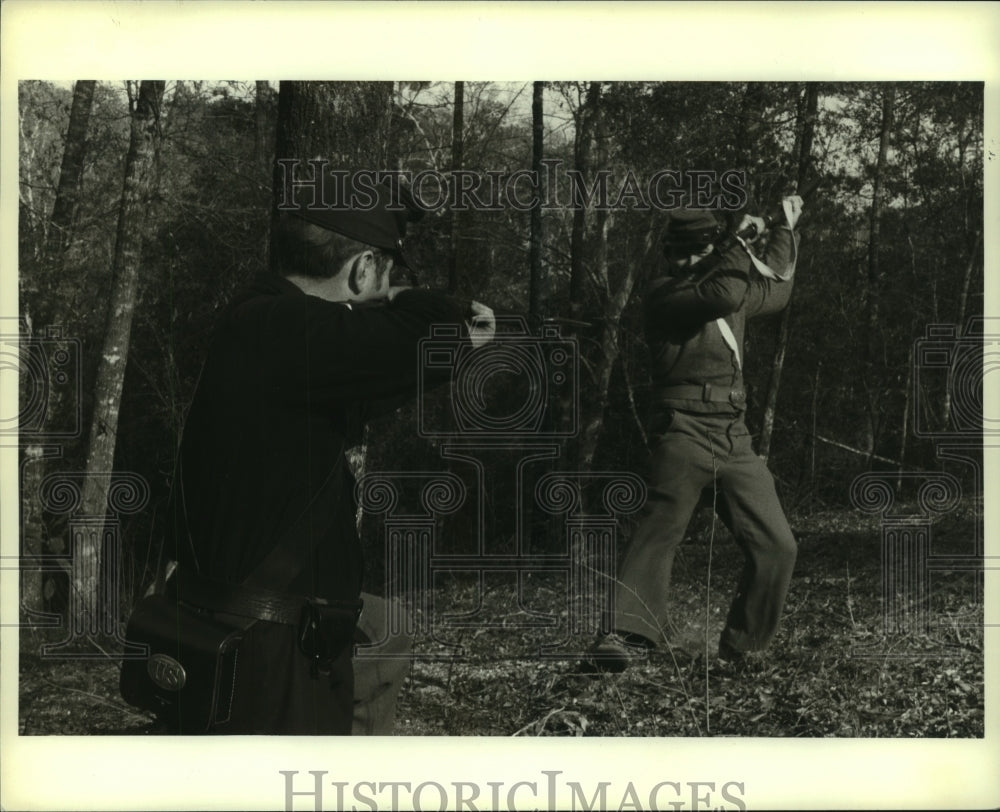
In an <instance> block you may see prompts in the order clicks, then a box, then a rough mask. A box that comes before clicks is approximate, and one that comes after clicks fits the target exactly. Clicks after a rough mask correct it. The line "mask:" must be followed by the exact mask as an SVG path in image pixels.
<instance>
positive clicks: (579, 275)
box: [569, 82, 601, 319]
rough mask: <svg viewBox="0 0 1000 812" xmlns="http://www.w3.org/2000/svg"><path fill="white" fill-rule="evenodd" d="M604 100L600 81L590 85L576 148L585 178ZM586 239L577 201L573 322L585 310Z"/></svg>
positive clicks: (579, 116) (572, 268)
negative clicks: (598, 116)
mask: <svg viewBox="0 0 1000 812" xmlns="http://www.w3.org/2000/svg"><path fill="white" fill-rule="evenodd" d="M600 98H601V84H600V82H591V83H590V86H589V87H588V88H587V98H586V101H585V102H584V103H583V105H582V106H581V107H580V110H579V112H578V114H577V121H576V140H575V143H574V146H573V168H574V169H575V170H576V171H577V172H579V173H580V177H581V178H582V179H587V180H589V178H590V151H591V144H592V141H593V137H594V135H593V132H594V118H595V116H596V115H597V111H598V106H599V103H600ZM586 239H587V209H586V207H585V206H584V205H583V202H582V201H577V202H576V205H575V206H574V208H573V226H572V231H571V232H570V260H569V261H570V274H569V307H570V315H571V316H572V317H573V318H574V319H578V318H579V317H580V313H581V312H582V310H583V291H584V288H585V283H586V277H587V271H586V267H585V265H584V253H585V252H586Z"/></svg>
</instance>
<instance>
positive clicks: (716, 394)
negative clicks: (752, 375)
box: [656, 383, 747, 408]
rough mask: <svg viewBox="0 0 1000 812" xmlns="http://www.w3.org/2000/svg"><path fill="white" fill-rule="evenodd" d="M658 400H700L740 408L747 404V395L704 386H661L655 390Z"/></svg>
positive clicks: (742, 392)
mask: <svg viewBox="0 0 1000 812" xmlns="http://www.w3.org/2000/svg"><path fill="white" fill-rule="evenodd" d="M656 397H657V398H658V399H659V400H700V401H702V402H703V403H729V404H731V405H733V406H736V407H737V408H742V407H743V406H745V405H746V402H747V393H746V392H745V391H744V390H743V389H726V388H723V387H719V386H712V384H710V383H706V384H701V385H698V384H678V385H676V386H661V387H660V388H658V389H657V390H656Z"/></svg>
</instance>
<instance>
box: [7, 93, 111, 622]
mask: <svg viewBox="0 0 1000 812" xmlns="http://www.w3.org/2000/svg"><path fill="white" fill-rule="evenodd" d="M96 84H97V82H95V81H92V80H88V81H78V82H77V83H76V84H75V85H74V87H73V102H72V105H71V107H70V112H69V125H68V127H67V131H66V146H65V148H64V149H63V155H62V166H61V168H60V170H59V185H58V187H57V189H56V199H55V204H54V206H53V207H52V217H51V218H50V219H49V227H48V232H47V238H46V244H45V255H44V262H45V263H46V266H47V274H49V275H50V276H49V278H51V279H53V280H58V279H60V278H61V277H62V276H63V268H64V265H65V259H66V251H67V249H68V248H69V245H70V242H71V241H72V235H73V228H74V224H75V221H76V213H77V208H78V206H77V204H78V201H79V197H80V181H81V179H82V178H83V160H84V156H85V155H86V152H87V128H88V125H89V123H90V111H91V110H92V109H93V104H94V89H95V86H96ZM31 276H36V275H34V274H32V275H31ZM29 284H30V283H29ZM25 287H26V289H25V290H24V291H23V294H22V296H23V298H22V300H23V302H24V304H23V307H22V313H23V315H24V319H25V326H26V328H27V332H26V333H24V334H22V342H24V343H25V344H26V346H27V347H28V348H29V349H28V352H29V353H32V354H37V352H38V351H39V349H40V347H41V345H40V344H38V343H37V342H34V341H31V340H30V339H31V337H32V332H33V330H34V326H33V323H32V322H33V317H34V319H35V320H37V321H38V323H39V326H43V327H48V326H50V321H51V315H50V314H49V313H48V312H44V313H41V314H39V313H37V312H35V313H32V312H31V303H32V302H38V298H39V297H38V292H39V291H38V288H37V286H36V287H34V288H33V289H31V290H28V289H27V285H26V286H25ZM32 293H34V294H35V295H34V296H32V295H31V294H32ZM41 300H42V301H43V302H44V301H45V297H41ZM43 352H44V351H43ZM40 363H41V364H42V365H44V361H41V362H40ZM41 368H44V366H42V367H41ZM61 395H62V388H60V387H55V388H54V390H53V391H52V392H51V393H50V396H49V399H50V402H49V414H52V415H55V416H56V417H58V416H59V415H60V414H61V413H62V409H63V404H62V402H61V401H62V397H61ZM45 456H46V452H45V449H44V447H43V446H41V445H37V444H33V445H31V446H28V447H25V448H24V457H23V461H22V467H21V470H22V471H23V477H22V479H21V505H22V511H23V512H22V514H21V532H22V544H23V547H22V551H21V552H22V554H23V555H25V556H26V557H28V558H29V559H30V558H34V557H36V556H41V555H42V554H43V553H45V552H47V550H45V549H44V545H45V540H44V535H45V534H44V529H43V527H42V516H41V512H40V511H39V510H38V509H37V494H38V489H39V486H40V484H41V481H42V478H43V476H44V474H45V471H46V467H45V465H44V463H43V462H42V459H43V458H44V457H45ZM41 588H42V574H41V571H40V570H32V569H28V570H26V571H25V573H24V581H23V583H22V592H21V595H22V602H23V603H24V605H26V606H28V607H30V608H41V607H40V601H41V597H42V595H41Z"/></svg>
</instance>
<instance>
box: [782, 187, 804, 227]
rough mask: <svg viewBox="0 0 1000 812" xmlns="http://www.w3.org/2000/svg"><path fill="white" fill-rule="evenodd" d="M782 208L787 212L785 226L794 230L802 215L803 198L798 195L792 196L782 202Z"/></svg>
mask: <svg viewBox="0 0 1000 812" xmlns="http://www.w3.org/2000/svg"><path fill="white" fill-rule="evenodd" d="M781 208H782V209H783V210H784V212H785V221H786V223H785V225H788V227H789V228H792V229H794V228H795V224H796V223H798V222H799V217H800V216H801V215H802V198H801V197H799V196H798V195H790V196H789V197H786V198H784V199H783V200H782V201H781Z"/></svg>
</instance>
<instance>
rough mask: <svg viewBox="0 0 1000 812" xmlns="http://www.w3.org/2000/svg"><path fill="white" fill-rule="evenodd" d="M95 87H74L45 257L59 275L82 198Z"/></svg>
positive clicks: (84, 84) (91, 83)
mask: <svg viewBox="0 0 1000 812" xmlns="http://www.w3.org/2000/svg"><path fill="white" fill-rule="evenodd" d="M96 85H97V82H95V81H93V80H88V81H79V82H77V83H76V84H75V85H74V87H73V103H72V106H71V107H70V111H69V128H68V129H67V132H66V148H65V149H64V150H63V156H62V167H61V168H60V170H59V187H58V189H57V190H56V201H55V205H54V206H53V208H52V218H51V219H50V220H49V230H48V236H47V240H46V252H45V253H46V255H47V257H48V260H49V262H50V263H51V264H52V265H53V270H54V272H55V273H56V275H58V274H59V271H60V268H61V265H62V259H63V255H64V253H65V251H66V248H67V247H68V246H69V242H70V239H71V236H72V231H73V221H74V219H75V217H76V210H77V199H78V197H79V194H80V179H81V178H82V177H83V159H84V156H85V155H86V152H87V125H88V124H89V123H90V111H91V109H92V108H93V106H94V87H95V86H96Z"/></svg>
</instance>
